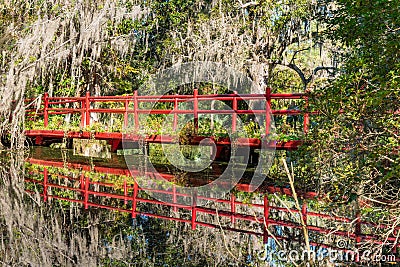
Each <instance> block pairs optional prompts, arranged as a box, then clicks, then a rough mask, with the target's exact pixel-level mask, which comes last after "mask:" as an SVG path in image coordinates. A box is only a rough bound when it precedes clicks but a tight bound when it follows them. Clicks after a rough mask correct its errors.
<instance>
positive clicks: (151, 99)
mask: <svg viewBox="0 0 400 267" xmlns="http://www.w3.org/2000/svg"><path fill="white" fill-rule="evenodd" d="M293 99H303V100H304V101H305V104H304V107H305V109H307V105H308V99H307V96H306V95H305V94H302V93H291V94H278V93H271V89H270V88H267V89H266V92H265V94H237V93H236V92H234V93H233V94H211V95H200V94H199V93H198V89H194V92H193V95H178V94H175V95H162V96H146V95H138V92H137V91H135V92H134V94H133V95H132V96H91V95H90V94H89V92H87V93H86V95H85V96H83V97H49V95H48V94H47V93H45V94H44V96H43V100H42V104H41V106H40V108H39V109H34V108H31V109H27V110H26V112H27V116H28V117H31V119H32V120H33V119H34V117H37V116H43V126H44V127H48V125H49V117H50V116H51V115H59V114H80V127H85V126H90V125H91V114H92V113H109V114H123V127H124V128H126V127H127V126H128V122H129V121H128V117H129V115H130V114H133V116H134V120H133V126H134V129H135V130H138V129H139V128H140V122H139V115H140V114H164V115H165V114H171V115H173V129H174V130H176V127H177V124H178V114H192V115H193V118H194V126H195V129H198V121H199V115H200V114H224V115H231V116H232V124H231V130H232V132H235V131H237V117H238V115H241V114H247V115H263V116H265V133H264V134H265V135H268V134H269V133H270V131H269V130H270V127H271V115H272V116H277V115H303V116H304V120H303V126H302V128H303V132H304V133H307V131H308V128H309V116H310V114H312V113H310V112H309V111H307V110H303V111H302V110H299V109H284V110H271V108H270V107H271V104H272V103H271V102H272V100H293ZM215 100H218V101H224V102H227V103H230V104H231V106H230V109H223V110H221V109H219V110H213V109H201V108H200V103H204V102H207V101H208V102H211V101H215ZM240 101H265V103H266V107H265V108H264V107H263V109H259V110H257V109H253V110H251V109H239V103H240ZM106 102H107V103H120V104H123V108H96V107H95V106H96V105H95V103H106ZM182 102H189V103H192V105H193V108H191V109H180V108H179V103H182ZM141 103H153V104H155V103H172V105H171V108H170V109H158V108H154V109H151V110H150V109H144V108H141V105H140V104H141ZM132 104H133V106H132ZM70 106H72V107H70Z"/></svg>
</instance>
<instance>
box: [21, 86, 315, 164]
mask: <svg viewBox="0 0 400 267" xmlns="http://www.w3.org/2000/svg"><path fill="white" fill-rule="evenodd" d="M288 100H289V101H296V100H302V103H300V106H302V108H303V110H300V109H299V108H293V109H288V108H286V109H275V110H271V108H270V107H271V105H272V104H274V102H273V101H276V103H281V106H282V105H283V106H288V103H287V101H288ZM31 101H32V100H27V102H31ZM36 101H38V100H36ZM212 101H221V102H223V103H225V108H224V109H218V110H215V109H212V108H211V107H212V104H211V103H212ZM245 101H253V102H257V101H259V102H262V103H265V104H264V105H265V106H264V107H263V108H262V109H258V110H257V109H253V110H252V109H248V106H246V104H245ZM282 101H286V103H285V104H282ZM182 103H188V104H189V108H188V107H186V108H181V107H180V105H182ZM149 105H150V109H149ZM151 105H153V106H151ZM186 105H187V104H186ZM307 105H308V101H307V96H306V95H304V94H301V93H298V94H273V93H271V89H270V88H267V90H266V93H265V94H237V93H236V92H234V93H233V94H214V95H200V94H198V90H197V89H194V92H193V95H163V96H140V95H138V93H137V91H135V93H134V95H132V96H90V95H89V92H87V93H86V95H85V96H84V97H49V96H48V94H47V93H46V94H44V96H43V98H42V100H41V101H39V102H37V105H36V108H35V107H33V106H32V105H31V107H30V108H29V109H27V110H26V114H27V116H28V122H31V123H33V122H34V125H33V126H32V127H31V129H29V130H26V131H25V134H26V136H27V137H29V138H31V139H33V140H34V142H35V144H37V145H41V144H44V143H45V142H54V141H56V140H59V141H60V140H62V139H64V138H67V139H71V138H82V139H89V138H94V139H98V140H107V142H108V143H109V144H110V145H111V148H112V151H116V150H117V149H120V148H122V141H123V140H124V141H125V142H127V143H133V144H137V143H138V142H140V141H143V142H147V143H161V142H163V143H177V142H182V140H179V138H177V136H176V134H175V135H174V134H171V132H174V131H176V130H177V127H178V125H179V124H180V123H181V121H182V120H183V119H184V118H183V117H182V116H183V115H188V114H189V115H191V116H192V117H193V124H192V125H193V127H192V128H193V129H192V132H190V133H189V134H186V135H187V136H186V137H188V138H187V140H185V142H186V144H192V145H197V144H199V142H201V141H202V140H203V139H205V138H209V139H211V141H214V143H215V144H216V148H217V151H216V154H217V156H216V157H217V158H219V155H220V154H221V152H222V151H223V149H224V147H226V146H229V145H230V144H231V141H230V139H229V138H227V137H226V136H222V137H221V136H220V137H216V136H210V135H212V134H209V133H204V132H203V133H202V132H201V128H202V124H203V123H209V121H207V120H206V121H204V120H202V119H201V118H202V116H203V117H205V116H207V115H210V114H213V115H215V116H217V115H224V116H231V117H230V119H231V120H230V121H231V123H230V129H226V125H224V129H225V130H227V131H229V132H230V133H236V132H237V131H238V129H237V128H238V125H237V121H238V117H240V116H245V115H247V116H249V117H254V118H255V117H256V116H259V117H261V116H262V117H263V120H265V121H263V122H260V123H259V124H262V125H261V126H260V125H259V124H258V125H257V127H259V129H258V135H259V136H257V137H243V138H240V137H239V138H238V139H237V141H236V144H237V145H238V147H239V148H240V147H244V146H246V147H250V148H251V149H252V150H254V149H258V148H261V145H262V140H263V138H265V137H268V136H270V134H271V127H272V123H271V121H272V116H282V115H286V116H297V117H299V116H301V117H302V119H303V122H302V126H301V130H300V132H299V135H304V134H305V133H307V131H308V127H309V115H310V114H312V113H311V112H310V111H308V110H307ZM240 107H242V108H240ZM101 114H108V115H110V114H115V116H119V117H120V121H121V122H122V123H121V124H122V125H121V128H120V129H119V131H115V130H114V129H112V127H110V126H108V125H106V124H105V123H104V122H100V120H99V116H101ZM154 114H163V115H171V117H172V119H171V125H170V126H171V127H170V128H172V129H170V130H171V131H170V132H169V133H168V132H166V131H163V132H162V133H160V128H167V127H164V126H163V125H155V126H154V125H153V127H151V126H150V128H156V129H144V128H146V125H145V124H146V122H143V121H141V120H140V116H141V115H147V116H152V115H154ZM57 115H64V116H65V118H66V116H69V117H70V119H71V118H72V120H74V121H75V122H76V127H75V129H73V128H71V129H66V130H61V129H60V128H62V127H63V122H61V121H58V125H57V123H55V125H51V126H52V127H53V129H51V128H50V127H49V126H50V124H49V122H50V121H52V119H54V118H55V117H56V116H57ZM94 115H96V116H97V118H92V116H94ZM53 124H54V123H53ZM78 124H79V125H78ZM54 128H55V129H54ZM157 128H158V129H157ZM162 130H164V129H162ZM157 131H158V132H157ZM141 132H142V133H143V132H145V134H144V135H143V134H140V133H141ZM146 132H147V133H146ZM152 132H154V134H153V133H152ZM209 139H208V141H210V140H209ZM292 139H293V138H292ZM300 144H301V140H286V141H279V140H276V141H271V140H269V141H268V143H267V145H268V146H271V147H276V149H285V150H292V149H296V148H297V147H298V146H299V145H300Z"/></svg>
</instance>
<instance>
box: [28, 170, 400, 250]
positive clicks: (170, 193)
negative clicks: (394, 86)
mask: <svg viewBox="0 0 400 267" xmlns="http://www.w3.org/2000/svg"><path fill="white" fill-rule="evenodd" d="M27 170H28V171H29V172H30V175H34V176H35V178H29V177H26V178H25V188H26V191H27V192H29V193H35V191H36V190H38V192H39V193H40V195H41V196H42V197H43V200H44V201H49V200H50V199H58V200H64V201H68V202H75V203H80V204H82V205H83V207H84V208H85V209H88V208H89V207H94V208H103V209H110V210H115V211H119V212H128V213H130V214H131V216H132V217H136V216H138V215H141V216H148V217H154V218H161V219H165V220H171V221H177V222H184V223H188V224H191V227H192V229H196V226H203V227H211V228H219V229H225V230H230V231H235V232H241V233H245V234H252V235H256V236H261V237H263V240H264V242H267V240H268V238H271V237H272V236H271V233H273V232H274V230H273V227H274V226H283V227H287V228H288V229H302V225H301V223H299V220H298V218H297V219H296V216H297V217H298V216H300V215H299V214H302V216H303V218H304V222H305V224H306V227H307V229H308V231H309V233H313V234H312V236H314V238H316V235H320V238H316V239H314V238H313V239H314V240H313V239H312V240H311V242H310V244H311V245H313V246H318V247H326V248H333V249H338V250H347V249H349V248H344V247H341V248H337V247H335V245H332V244H329V243H324V242H320V241H319V242H317V241H316V240H317V239H321V238H322V237H324V236H326V235H330V236H333V237H338V238H343V239H346V241H347V243H348V244H350V241H352V242H354V244H355V245H356V247H357V245H358V244H360V242H371V243H375V244H381V245H389V246H392V245H393V248H394V249H395V248H397V247H400V244H398V243H396V242H397V238H396V237H395V236H388V237H386V239H385V240H381V239H380V238H379V237H378V236H377V235H375V234H374V233H371V232H370V231H369V230H368V229H369V228H370V227H379V228H385V227H391V226H389V225H386V226H385V225H376V224H373V223H370V222H367V221H363V220H361V218H360V216H359V214H357V218H356V219H353V218H347V217H342V216H336V215H330V214H324V213H319V212H313V211H311V210H309V207H308V206H307V202H306V200H304V201H303V206H302V209H301V210H297V209H295V208H288V207H282V206H276V205H275V206H274V205H273V204H271V203H270V201H269V200H268V196H267V195H265V196H264V197H263V201H262V202H259V201H258V202H254V203H251V204H249V203H247V202H246V203H245V202H243V201H240V200H239V199H237V198H236V197H235V195H233V194H231V195H230V197H229V198H226V199H219V198H213V197H206V196H202V195H200V194H194V195H189V194H186V193H182V192H179V191H178V190H177V189H176V188H175V186H172V187H171V186H169V188H168V189H163V188H162V187H160V188H153V187H152V188H150V187H149V188H143V187H141V186H139V185H138V182H137V181H136V178H135V179H132V180H130V181H127V179H126V178H125V179H124V180H123V181H122V183H121V184H120V186H119V188H120V189H117V187H116V185H115V184H114V183H110V182H105V181H93V180H92V179H91V178H90V177H89V176H88V175H87V174H85V173H84V172H81V173H80V174H79V175H68V174H67V175H65V174H64V173H63V172H62V171H61V169H60V172H59V173H58V172H57V171H55V169H54V167H53V168H52V170H51V172H50V171H49V170H48V167H46V166H43V168H42V169H40V168H39V169H37V168H34V169H33V170H30V169H29V168H27ZM103 176H104V175H103ZM149 192H155V193H157V194H163V195H164V196H166V197H169V198H170V199H171V200H172V201H170V202H163V201H160V200H157V199H153V198H149V197H148V196H146V194H148V193H149ZM184 198H185V199H191V200H192V201H191V203H192V205H187V204H182V202H181V203H179V202H180V201H179V199H184ZM200 201H207V202H208V203H214V204H218V205H222V206H223V207H222V206H221V207H220V208H218V209H216V208H210V207H204V206H198V205H197V203H199V202H200ZM144 204H145V205H147V206H148V205H150V206H151V205H155V206H154V207H156V206H158V207H162V209H163V210H168V209H169V208H173V209H174V211H175V212H176V211H178V213H177V214H175V215H173V214H172V215H166V214H159V213H156V212H154V211H152V210H148V211H146V209H145V208H144V207H143V205H144ZM241 207H247V208H248V209H247V212H246V209H243V208H241ZM179 211H180V212H183V214H186V215H187V212H189V214H191V215H190V217H189V218H188V217H187V216H186V215H182V217H181V216H179ZM279 214H280V215H279ZM277 215H279V216H277ZM210 216H211V217H213V216H214V218H217V217H218V219H217V221H219V222H223V221H224V220H223V218H227V219H229V220H228V221H230V225H229V223H228V224H224V225H219V224H215V223H212V222H210V221H206V220H204V218H208V217H210ZM282 218H286V219H282ZM313 218H314V220H313ZM316 220H319V223H316V224H315V223H312V221H314V222H315V221H316ZM324 221H325V223H324ZM240 222H244V223H240ZM246 222H247V223H246ZM354 222H355V224H354V225H353V223H354ZM248 223H251V224H254V225H253V226H252V227H251V229H248V227H243V226H245V225H247V224H248ZM335 223H341V224H347V225H348V229H347V230H345V229H341V230H338V229H336V228H335V227H333V228H332V227H328V226H327V225H331V224H333V225H334V224H335ZM320 224H322V226H320ZM324 224H326V225H325V226H324ZM256 226H257V227H256ZM341 228H343V227H341ZM396 230H397V231H399V230H400V227H397V228H396ZM274 238H276V239H283V240H291V238H290V237H285V236H280V235H275V236H274ZM291 241H293V240H291ZM297 241H301V240H297Z"/></svg>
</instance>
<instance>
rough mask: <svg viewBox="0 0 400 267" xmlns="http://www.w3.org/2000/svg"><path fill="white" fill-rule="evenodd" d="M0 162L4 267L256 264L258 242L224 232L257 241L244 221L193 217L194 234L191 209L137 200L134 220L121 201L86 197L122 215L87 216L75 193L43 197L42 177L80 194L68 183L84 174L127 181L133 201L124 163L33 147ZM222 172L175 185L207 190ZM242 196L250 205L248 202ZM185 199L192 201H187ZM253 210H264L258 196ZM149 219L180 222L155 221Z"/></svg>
mask: <svg viewBox="0 0 400 267" xmlns="http://www.w3.org/2000/svg"><path fill="white" fill-rule="evenodd" d="M2 158H3V160H2V169H1V170H2V172H1V177H2V182H1V189H0V190H1V199H2V204H1V229H2V235H1V238H2V239H1V242H2V250H1V251H2V253H1V254H0V260H1V263H2V264H3V265H28V266H29V265H30V266H75V265H79V266H228V265H231V266H243V265H244V264H246V262H255V261H257V253H258V251H259V250H261V249H262V247H263V242H262V237H261V236H260V235H254V234H247V233H241V232H235V231H231V230H227V229H226V228H229V227H231V228H235V227H236V226H237V227H236V228H238V229H241V228H243V229H247V230H252V231H253V232H255V233H258V234H259V233H261V232H262V225H261V224H254V223H250V222H244V223H242V224H243V225H240V224H241V222H239V221H238V222H237V223H235V224H234V223H232V220H231V218H230V217H226V216H225V217H221V218H218V217H216V216H214V215H212V214H205V213H204V214H202V213H201V212H198V214H197V221H198V222H199V224H198V225H195V227H193V224H192V223H190V220H191V219H190V217H191V215H192V211H191V210H190V206H189V207H188V208H187V209H181V208H180V207H175V208H173V207H169V206H163V205H159V204H151V203H145V202H140V201H138V203H137V205H138V208H137V210H138V213H137V214H136V216H134V218H133V216H132V213H130V212H126V210H130V209H132V205H133V204H132V200H131V199H129V200H128V201H126V203H124V200H121V201H119V200H118V199H117V200H115V199H112V198H109V197H108V198H107V197H104V198H102V197H101V196H96V195H90V196H89V198H88V201H89V202H90V203H92V204H93V203H94V204H99V205H103V206H104V207H105V206H108V207H113V208H119V209H121V210H122V211H115V210H110V209H106V208H102V207H96V206H90V205H89V207H87V209H85V205H84V203H83V201H84V196H83V195H82V194H81V193H80V192H78V193H77V192H75V191H73V190H69V189H65V188H64V189H63V188H57V187H54V186H53V187H52V186H47V187H46V191H47V192H44V188H45V186H44V175H43V173H44V172H47V173H48V178H47V181H46V183H47V184H48V185H49V184H52V185H55V184H57V185H59V186H64V187H70V188H78V189H79V188H81V184H80V182H81V181H79V179H76V180H73V179H75V178H77V177H80V175H81V174H82V173H83V174H84V175H85V177H86V176H88V177H89V179H91V181H105V182H114V183H115V184H119V185H121V183H123V182H121V181H123V180H128V182H127V183H128V187H129V189H128V190H127V191H126V192H127V194H128V195H132V194H133V189H132V188H133V186H132V184H129V170H128V168H127V165H126V163H125V158H124V157H123V156H118V155H116V154H113V156H112V158H111V159H107V160H104V159H98V158H86V157H77V156H74V155H73V153H72V151H70V150H61V149H50V148H46V147H33V148H32V149H31V150H30V151H26V152H24V153H20V154H18V155H17V154H12V153H6V154H4V153H3V157H2ZM138 158H143V155H138ZM154 161H156V160H154ZM152 166H155V168H156V170H157V172H159V173H162V174H166V175H174V176H176V171H174V170H173V169H172V168H171V166H167V165H165V164H164V163H163V162H162V159H161V161H160V160H159V162H158V163H157V162H154V163H153V164H152ZM224 168H225V167H224V166H223V164H219V165H213V166H211V167H210V168H208V169H207V170H206V171H205V172H203V173H200V174H197V175H196V177H194V176H193V175H185V174H181V177H176V180H175V181H173V182H176V183H177V184H180V185H186V184H188V183H191V182H193V181H197V182H198V183H205V182H206V181H208V180H210V181H211V180H212V179H214V178H215V177H216V176H218V175H219V173H220V172H221V171H223V169H224ZM213 177H214V178H213ZM69 179H71V180H69ZM89 189H90V190H93V191H96V192H107V193H110V194H115V195H123V194H124V190H123V188H122V187H118V185H117V186H116V187H115V186H114V187H113V186H111V187H107V188H105V187H102V186H97V187H96V185H93V184H90V188H89ZM140 194H141V195H140V197H141V198H143V199H151V198H150V197H148V196H147V195H146V192H142V193H140ZM243 194H244V193H243ZM243 197H244V198H248V199H250V197H252V196H251V195H249V196H247V195H246V196H244V195H243ZM179 198H181V199H182V201H183V199H184V197H178V199H179ZM186 198H189V199H192V196H188V197H186ZM227 198H228V199H229V192H227ZM66 199H75V200H76V201H75V202H74V201H69V200H66ZM238 201H239V200H238ZM240 201H242V200H240ZM178 202H179V200H178ZM204 202H205V203H208V204H209V206H208V208H213V209H214V210H216V208H218V209H219V208H220V209H221V211H222V210H224V209H227V207H228V209H229V205H228V206H227V204H226V203H225V204H224V203H217V202H215V203H213V202H212V201H204ZM258 203H262V195H260V196H259V197H258ZM224 205H225V206H224ZM238 206H239V205H238ZM241 209H242V212H252V208H251V207H250V206H248V205H244V206H243V207H241ZM124 210H125V211H124ZM258 210H260V209H258ZM139 211H140V212H139ZM257 212H258V213H260V211H257ZM253 213H254V212H253ZM146 214H148V215H146ZM152 214H158V215H160V216H164V217H165V218H166V217H168V218H178V220H173V219H165V218H155V217H153V216H152ZM182 221H188V223H185V222H182ZM200 222H202V223H203V225H201V224H200ZM236 224H238V225H236ZM241 226H243V227H241ZM193 228H195V230H193ZM224 229H225V230H224Z"/></svg>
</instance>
